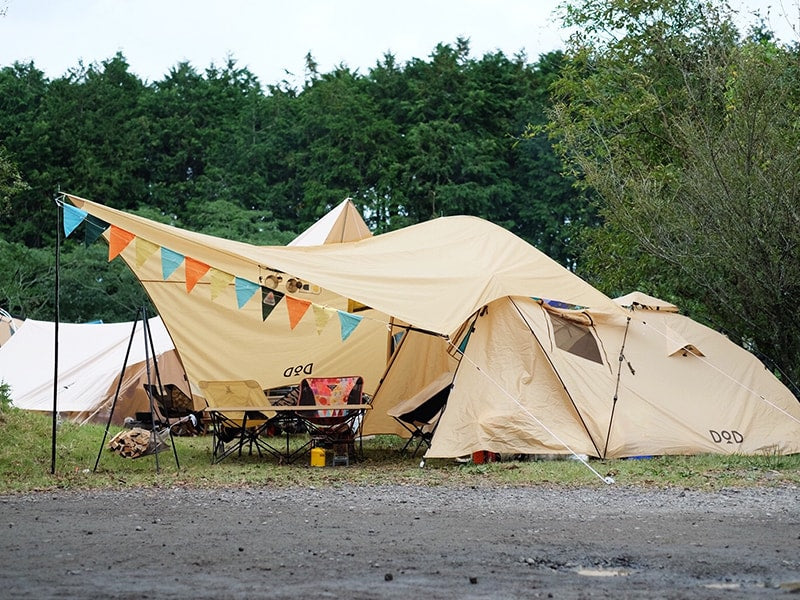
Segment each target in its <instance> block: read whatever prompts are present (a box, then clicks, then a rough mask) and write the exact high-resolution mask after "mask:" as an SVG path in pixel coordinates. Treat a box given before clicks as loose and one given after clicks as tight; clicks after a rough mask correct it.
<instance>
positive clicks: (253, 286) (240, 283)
mask: <svg viewBox="0 0 800 600" xmlns="http://www.w3.org/2000/svg"><path fill="white" fill-rule="evenodd" d="M233 283H234V287H235V288H236V302H237V304H238V305H239V308H242V307H243V306H244V305H245V304H247V301H248V300H250V298H252V297H253V295H254V294H255V293H256V292H257V291H258V287H259V286H258V284H257V283H253V282H252V281H248V280H247V279H242V278H241V277H234V280H233Z"/></svg>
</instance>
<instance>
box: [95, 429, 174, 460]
mask: <svg viewBox="0 0 800 600" xmlns="http://www.w3.org/2000/svg"><path fill="white" fill-rule="evenodd" d="M156 444H158V446H156ZM156 447H157V448H158V451H159V452H160V451H161V450H163V449H164V448H167V443H166V442H165V441H164V440H163V439H162V438H161V437H160V436H159V435H158V434H154V433H153V432H152V431H148V430H147V429H142V428H140V427H134V428H133V429H128V430H125V431H120V432H119V433H118V434H117V435H115V436H114V437H113V438H111V439H110V440H109V441H108V449H109V450H111V451H112V452H116V453H117V454H119V455H120V456H122V457H124V458H139V457H140V456H147V455H148V454H152V453H153V452H155V451H156Z"/></svg>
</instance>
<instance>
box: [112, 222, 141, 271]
mask: <svg viewBox="0 0 800 600" xmlns="http://www.w3.org/2000/svg"><path fill="white" fill-rule="evenodd" d="M135 237H136V236H135V235H133V234H132V233H131V232H130V231H125V230H124V229H120V228H119V227H117V226H116V225H112V226H111V234H110V236H109V239H108V262H111V261H112V260H114V259H115V258H117V256H119V253H120V252H122V251H123V250H125V248H127V247H128V244H130V243H131V241H132V240H133V238H135Z"/></svg>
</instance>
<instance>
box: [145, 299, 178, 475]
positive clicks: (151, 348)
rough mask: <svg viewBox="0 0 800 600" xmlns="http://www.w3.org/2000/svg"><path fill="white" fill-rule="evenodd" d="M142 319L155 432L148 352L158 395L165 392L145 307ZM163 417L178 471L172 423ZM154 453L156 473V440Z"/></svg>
mask: <svg viewBox="0 0 800 600" xmlns="http://www.w3.org/2000/svg"><path fill="white" fill-rule="evenodd" d="M142 318H143V321H144V332H145V336H144V340H145V349H144V355H145V367H146V369H147V385H148V386H150V387H149V389H148V393H147V396H148V398H149V400H150V419H151V421H152V423H153V431H155V422H156V420H155V406H154V404H153V396H152V395H151V394H150V391H149V390H152V389H153V381H152V377H151V375H150V361H149V360H148V358H147V357H148V352H150V355H151V356H152V357H153V371H154V372H155V374H156V382H157V383H158V393H159V394H161V397H162V398H163V397H165V390H164V386H163V385H162V383H161V372H160V371H159V370H158V359H157V358H156V347H155V344H154V343H153V333H152V331H151V330H150V321H149V320H148V318H147V306H146V305H142ZM148 344H149V346H148ZM163 416H164V422H165V423H166V424H167V431H168V432H169V441H170V444H171V445H172V454H173V455H174V456H175V467H176V468H177V469H178V470H180V468H181V463H180V461H179V460H178V449H177V448H176V447H175V438H174V437H173V435H172V423H170V422H169V415H168V414H166V413H165V414H164V415H163ZM155 453H156V472H158V440H156V446H155Z"/></svg>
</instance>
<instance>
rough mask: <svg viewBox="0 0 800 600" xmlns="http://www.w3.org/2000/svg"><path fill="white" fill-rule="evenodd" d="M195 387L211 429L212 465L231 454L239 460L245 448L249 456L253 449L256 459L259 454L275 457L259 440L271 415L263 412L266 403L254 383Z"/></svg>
mask: <svg viewBox="0 0 800 600" xmlns="http://www.w3.org/2000/svg"><path fill="white" fill-rule="evenodd" d="M199 385H200V389H201V390H202V393H203V397H204V398H205V399H206V402H207V403H208V409H207V412H208V414H209V416H210V419H211V424H212V428H213V439H212V461H213V462H215V463H218V462H220V461H222V460H224V459H225V458H227V457H228V456H230V455H231V454H234V453H238V455H239V456H241V455H242V450H243V449H244V448H245V446H247V448H248V452H249V453H250V454H252V453H253V449H254V448H255V450H256V452H258V455H259V456H262V455H263V452H267V453H269V454H272V455H275V450H274V449H273V448H272V446H270V445H269V444H268V443H266V442H265V441H264V440H263V439H262V436H263V435H265V432H266V430H267V426H268V423H269V421H270V419H272V418H274V417H275V413H274V412H271V411H269V410H267V409H268V407H269V406H270V403H269V400H268V399H267V397H266V396H265V395H264V390H262V389H261V386H259V385H258V383H257V382H256V381H253V380H252V379H249V380H245V381H241V380H231V381H200V382H199ZM262 451H263V452H262Z"/></svg>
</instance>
